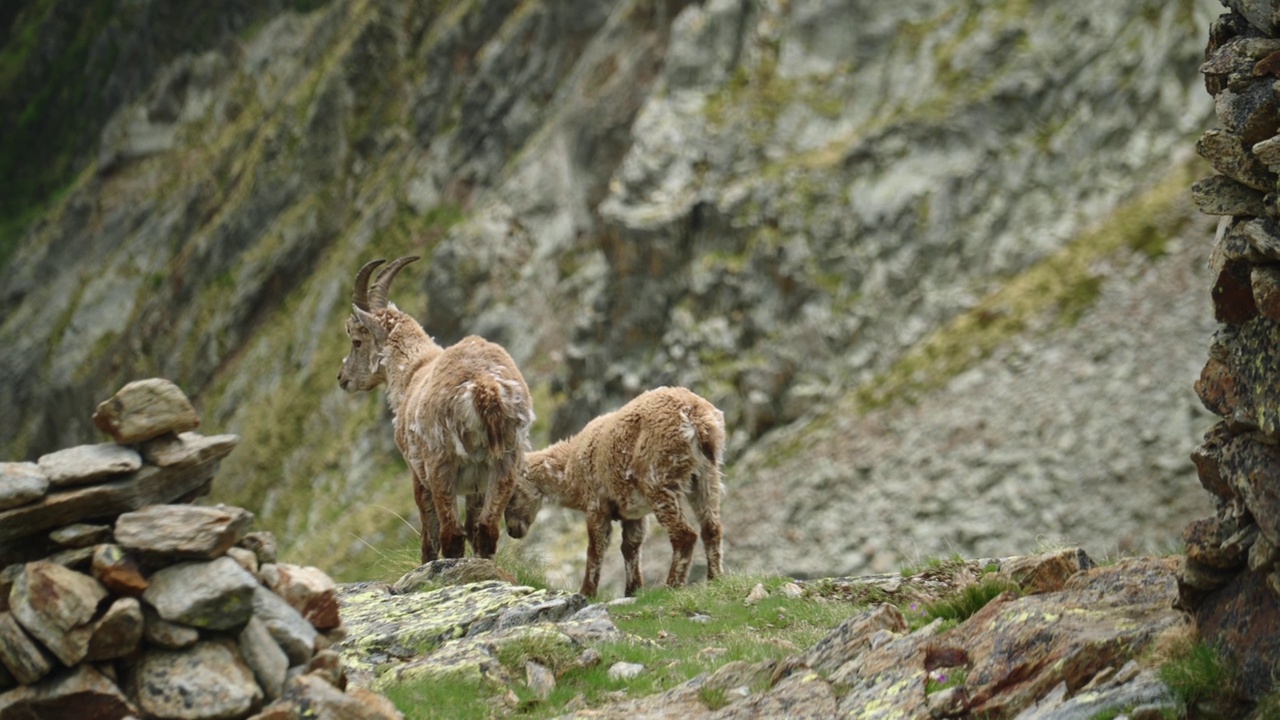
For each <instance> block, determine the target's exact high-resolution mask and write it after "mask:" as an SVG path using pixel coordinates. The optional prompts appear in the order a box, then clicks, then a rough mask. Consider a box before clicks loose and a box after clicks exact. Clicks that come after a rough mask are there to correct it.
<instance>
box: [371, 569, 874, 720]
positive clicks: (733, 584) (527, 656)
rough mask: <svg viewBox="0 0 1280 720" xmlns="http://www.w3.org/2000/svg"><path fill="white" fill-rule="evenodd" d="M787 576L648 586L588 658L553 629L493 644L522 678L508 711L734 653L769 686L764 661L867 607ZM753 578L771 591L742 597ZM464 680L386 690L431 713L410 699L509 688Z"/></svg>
mask: <svg viewBox="0 0 1280 720" xmlns="http://www.w3.org/2000/svg"><path fill="white" fill-rule="evenodd" d="M500 564H502V563H500ZM787 582H788V580H787V578H779V577H765V576H759V575H728V576H724V577H722V578H721V579H720V580H717V581H716V582H714V583H701V584H697V585H693V586H690V587H686V588H679V589H669V588H658V589H652V590H647V591H642V592H641V593H640V594H639V595H638V596H637V597H636V598H635V600H634V602H632V603H631V604H624V605H615V606H613V607H611V608H610V609H609V613H610V615H611V616H612V617H613V620H614V622H615V623H616V624H617V626H618V629H619V630H621V631H622V632H623V633H624V634H625V637H624V638H622V639H618V640H614V641H609V642H601V643H598V644H596V645H595V646H594V650H595V651H596V652H598V653H599V661H598V662H593V663H589V664H584V663H583V662H582V653H583V650H584V648H581V647H577V646H573V645H569V644H566V643H564V642H563V641H562V640H561V639H558V637H557V636H555V635H547V636H540V635H530V636H528V637H522V638H518V639H515V640H512V641H508V642H506V643H503V644H502V645H501V646H500V647H499V648H498V649H497V650H496V653H497V656H498V660H499V662H500V663H501V664H502V665H503V666H504V667H505V668H506V669H507V670H508V671H509V672H510V673H511V675H512V676H513V677H516V678H518V679H519V682H517V684H516V687H515V688H514V692H515V694H516V695H517V697H519V698H520V702H519V703H518V705H517V707H515V708H514V709H513V710H512V711H511V714H513V715H515V716H518V717H530V718H541V717H551V716H556V715H561V714H563V713H564V707H565V705H566V704H567V703H569V702H570V701H574V702H576V703H578V704H579V705H583V704H585V706H593V705H599V704H602V703H605V702H608V701H611V700H616V699H618V698H619V697H624V696H625V697H644V696H648V695H653V694H655V693H661V692H664V691H666V690H669V689H671V688H673V687H676V686H677V685H679V684H681V683H684V682H685V681H687V680H689V679H691V678H693V677H696V676H698V675H700V674H703V673H710V672H714V671H715V670H717V669H719V668H721V667H723V666H725V665H726V664H728V663H732V662H742V663H746V664H747V665H748V666H757V665H758V666H759V668H760V672H759V673H757V674H756V675H755V679H754V681H750V682H751V685H750V687H751V690H752V691H761V690H765V689H767V687H768V679H769V673H768V672H767V670H765V668H766V667H767V666H765V665H764V664H763V663H765V662H767V661H771V660H773V661H776V660H781V659H783V658H785V657H787V656H789V655H793V654H797V653H799V652H802V651H803V650H804V649H805V648H807V647H810V646H812V645H813V644H814V643H816V642H817V641H818V640H819V639H821V638H822V637H824V636H825V635H826V634H827V633H829V632H830V631H831V630H832V628H834V627H835V626H836V625H838V624H839V623H840V622H841V621H843V620H845V619H847V618H848V617H850V616H851V615H853V614H855V613H857V612H858V611H860V610H861V609H862V607H863V606H861V605H856V604H852V603H847V602H840V601H832V600H829V599H826V598H821V597H813V596H800V597H796V598H788V597H786V595H785V594H783V593H782V592H781V590H782V586H783V585H784V584H785V583H787ZM757 584H760V585H763V586H764V588H765V589H766V590H767V591H768V592H769V595H768V597H766V598H764V599H763V600H760V601H759V602H756V603H753V604H750V605H748V604H747V603H746V597H747V595H748V594H750V593H751V591H752V589H753V588H754V587H755V586H756V585H757ZM529 660H533V661H535V662H538V663H539V664H541V665H543V666H545V667H547V668H548V669H550V670H551V671H552V672H553V673H554V674H555V675H557V683H556V687H555V689H554V690H553V691H552V692H551V695H550V696H549V697H548V698H547V699H545V700H539V699H537V698H535V697H534V696H533V693H532V691H531V690H530V689H529V688H527V687H525V686H524V683H523V680H524V664H525V662H526V661H529ZM619 662H627V663H638V664H640V665H643V666H644V670H643V671H642V672H640V673H639V674H638V675H637V676H635V677H633V678H610V677H609V669H610V668H611V667H613V666H614V665H615V664H616V663H619ZM434 682H437V684H438V681H434ZM459 683H460V684H463V685H465V687H462V688H458V689H457V692H449V693H444V692H443V691H433V692H438V693H439V694H432V695H430V696H428V695H427V694H426V691H423V692H422V694H415V693H414V692H411V691H409V690H406V689H404V688H397V689H395V691H394V692H388V693H387V695H388V697H391V698H392V700H393V701H394V702H396V703H397V705H398V706H399V707H400V708H401V709H402V710H403V711H404V712H405V714H406V716H407V717H411V718H412V717H426V716H425V715H422V714H416V715H415V713H421V712H423V711H422V710H421V709H420V708H417V707H415V706H413V705H411V704H406V703H416V702H433V703H436V704H435V705H434V706H433V711H434V712H435V713H436V715H435V717H476V716H484V713H486V712H494V708H493V706H492V704H491V703H492V698H494V697H497V696H498V695H500V694H501V693H503V692H504V691H505V688H498V687H480V686H476V685H475V684H474V683H473V684H470V685H466V684H465V683H461V681H459ZM575 698H577V700H575ZM699 699H700V700H701V701H702V703H703V704H704V705H706V706H707V707H708V708H709V709H712V710H715V709H719V708H721V707H723V706H725V705H727V704H728V699H729V698H728V695H727V694H726V692H725V690H724V689H717V688H715V687H712V686H708V687H706V688H704V689H703V690H702V691H701V692H700V693H699ZM445 703H450V704H445ZM452 703H456V704H452ZM469 713H479V715H472V714H469Z"/></svg>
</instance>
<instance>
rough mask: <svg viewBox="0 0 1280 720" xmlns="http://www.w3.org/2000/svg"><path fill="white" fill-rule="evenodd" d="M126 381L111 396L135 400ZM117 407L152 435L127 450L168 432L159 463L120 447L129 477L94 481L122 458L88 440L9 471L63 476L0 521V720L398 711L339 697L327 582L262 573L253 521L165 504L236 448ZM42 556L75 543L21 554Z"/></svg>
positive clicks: (243, 514)
mask: <svg viewBox="0 0 1280 720" xmlns="http://www.w3.org/2000/svg"><path fill="white" fill-rule="evenodd" d="M143 384H144V385H145V386H152V387H154V386H163V387H166V388H167V389H166V391H165V392H166V394H167V397H168V398H169V401H171V402H173V403H175V404H176V405H180V406H185V407H187V408H189V407H190V402H189V401H187V400H186V398H185V396H183V397H182V398H181V401H179V400H178V399H177V398H176V397H175V396H173V394H172V393H173V392H174V391H175V390H176V388H171V387H169V386H168V385H166V384H165V383H160V382H158V381H153V382H149V383H143ZM131 387H132V388H133V389H129V390H126V391H122V392H121V393H120V394H119V395H117V397H118V398H119V397H135V395H134V393H135V392H136V391H137V390H136V388H137V385H136V384H134V385H133V386H131ZM112 412H113V415H112V418H113V420H112V422H113V423H115V425H113V427H116V426H118V427H120V428H137V427H142V426H147V427H149V428H150V430H148V431H147V432H143V433H141V434H136V435H134V436H133V439H134V441H136V442H143V441H145V440H149V439H151V437H155V436H153V435H152V433H153V432H154V431H156V430H157V428H161V427H163V429H162V430H160V432H162V433H163V434H165V435H168V436H170V438H169V440H167V441H166V444H165V447H166V450H165V451H164V452H163V453H161V454H162V455H163V456H164V458H165V464H164V466H163V467H160V466H157V465H151V464H148V465H145V466H141V457H140V456H139V454H138V453H137V452H136V451H134V450H132V449H130V448H127V447H123V446H113V447H118V449H119V450H123V451H127V455H124V456H126V457H128V458H129V459H130V462H131V463H132V466H131V468H132V469H124V470H121V469H118V468H117V469H113V472H114V473H119V472H128V473H130V474H131V475H130V476H124V477H117V475H108V476H102V475H101V470H102V465H103V463H102V462H99V461H97V460H94V458H114V457H117V456H119V455H120V454H119V453H114V452H111V451H108V450H104V449H103V448H102V446H90V449H89V451H88V452H85V453H71V452H67V451H62V452H61V453H55V455H58V456H59V458H58V459H57V461H56V462H49V463H46V464H45V465H42V466H36V465H31V466H29V467H27V466H21V467H18V468H16V469H15V468H13V467H10V469H9V471H8V472H7V473H6V475H5V477H6V478H10V477H14V478H19V479H21V478H25V477H28V476H29V475H30V474H32V473H35V472H37V471H46V470H47V471H56V472H57V473H59V477H60V478H65V479H66V480H67V481H66V482H63V483H54V484H53V485H47V484H46V485H45V486H42V487H41V488H40V489H41V492H40V493H39V494H38V495H34V496H30V497H27V498H26V499H25V503H24V504H21V505H16V506H15V507H12V508H10V509H7V510H4V511H2V512H0V528H3V529H4V532H5V533H6V534H5V540H6V542H5V543H4V544H2V545H0V548H2V549H3V553H2V554H0V566H4V567H3V569H0V601H2V603H3V604H0V669H3V673H0V718H10V717H13V718H26V717H67V718H71V717H77V718H79V717H83V718H124V717H128V716H136V717H157V718H192V719H196V718H207V719H209V720H215V719H216V720H240V719H243V718H247V717H249V716H251V715H254V714H256V713H258V712H259V711H262V712H269V713H275V715H274V716H279V717H292V716H295V715H296V714H297V713H300V712H302V710H301V708H300V706H299V703H305V702H312V700H311V699H310V698H313V696H318V697H320V698H323V700H322V701H321V700H316V701H315V702H317V703H318V702H324V703H328V705H329V706H332V707H338V708H342V707H346V708H348V711H349V708H351V707H360V706H364V707H365V708H366V709H365V710H364V714H362V715H360V717H366V718H370V719H371V720H388V719H391V720H394V719H395V718H400V717H402V716H401V715H400V713H399V712H398V711H397V710H396V709H395V708H394V707H392V706H390V704H389V703H387V701H386V700H385V698H380V697H378V696H376V695H374V694H372V693H366V694H365V695H363V696H360V697H359V698H347V697H345V696H344V694H343V692H342V688H343V687H345V684H346V676H345V671H344V669H343V667H342V666H341V664H340V663H337V662H335V661H334V659H333V658H332V657H331V656H332V652H331V651H326V648H327V646H328V645H329V644H331V643H332V642H334V641H335V640H336V639H338V638H340V637H342V635H343V633H344V632H345V631H344V629H343V628H342V624H341V618H340V617H339V616H338V614H337V596H336V592H335V587H334V584H333V581H332V580H330V579H329V578H328V576H326V575H325V574H324V573H323V572H321V571H320V570H318V569H317V568H313V567H300V566H285V567H284V569H283V570H281V569H278V568H277V569H276V570H275V571H272V572H269V573H267V574H265V575H261V576H260V575H259V574H258V573H257V567H258V565H257V555H256V554H255V552H254V550H251V549H250V548H256V549H262V548H266V547H268V546H274V541H272V540H270V539H268V538H265V537H263V536H261V535H260V534H257V535H256V536H255V537H253V538H247V536H248V532H247V531H248V527H249V524H250V522H251V521H252V519H253V516H252V514H251V513H249V512H247V511H245V510H242V509H240V508H228V507H223V506H218V507H204V506H197V505H188V504H183V503H182V502H177V503H176V504H175V503H174V502H170V501H181V500H183V499H184V498H187V499H189V498H190V497H191V496H193V495H194V494H198V491H201V490H204V491H207V489H208V486H209V483H210V481H211V478H212V475H213V472H214V470H216V468H217V466H218V462H219V461H220V460H221V459H222V457H223V456H225V455H226V454H227V453H228V452H230V450H231V448H232V447H233V446H234V445H235V441H236V438H235V437H234V436H222V437H220V438H217V437H215V438H203V437H201V436H198V435H192V434H189V433H185V432H184V434H183V435H182V436H181V437H179V436H177V435H175V434H174V433H175V432H178V431H183V430H186V429H188V428H190V427H193V426H194V425H195V424H198V419H197V420H196V421H195V423H194V424H193V423H192V422H191V421H190V420H189V419H183V420H176V421H173V422H172V423H170V422H166V423H159V424H157V423H156V422H155V418H156V411H155V407H154V406H153V404H149V403H133V402H123V403H120V404H119V405H118V406H115V409H114V410H113V411H112ZM135 413H137V414H138V415H141V416H143V417H134V414H135ZM144 436H151V437H144ZM143 455H144V456H150V455H151V454H150V453H144V454H143ZM65 458H74V461H73V462H72V461H66V460H65ZM86 458H88V459H86ZM32 468H35V470H32ZM147 473H150V475H148V477H149V480H148V481H147V482H146V483H142V482H140V478H141V477H143V476H144V475H145V474H147ZM63 486H71V487H72V488H73V489H63ZM50 487H52V490H49V489H48V488H50ZM104 488H106V489H108V490H109V491H110V492H107V491H104V490H103V489H104ZM97 491H102V492H106V494H105V495H101V493H100V495H101V497H99V498H98V500H97V501H94V502H88V501H80V502H72V501H69V500H68V499H67V496H72V495H78V496H81V497H84V496H86V494H90V495H92V493H94V492H97ZM9 497H10V498H15V497H21V496H18V495H16V494H10V495H9ZM103 498H106V500H103ZM41 508H44V511H38V510H40V509H41ZM51 508H52V509H51ZM135 508H136V509H135ZM126 510H127V512H126ZM60 523H65V526H62V527H56V525H58V524H60ZM51 526H54V527H52V528H51ZM238 543H239V544H242V545H244V546H246V547H239V548H237V547H236V545H237V544H238ZM49 547H53V548H54V549H60V548H62V547H70V548H71V549H69V550H62V551H61V552H56V553H55V554H52V555H50V556H49V557H48V558H47V559H34V560H32V559H30V556H32V555H39V554H40V553H42V552H44V551H45V550H46V549H47V548H49ZM233 551H234V552H233ZM237 555H239V556H241V558H242V559H241V560H237V559H236V557H235V556H237ZM271 559H274V558H271ZM246 564H247V565H248V566H249V568H246V567H245V565H246ZM265 567H268V568H275V567H277V566H274V565H266V566H265ZM268 579H269V583H270V588H271V589H268V587H267V583H268ZM273 591H274V592H273ZM277 592H278V593H280V594H279V595H277V594H276V593H277ZM264 596H265V597H264ZM326 653H328V654H326ZM317 658H320V659H319V660H318V661H317ZM313 665H314V666H315V667H313ZM316 673H319V674H316ZM316 683H320V684H323V685H326V686H328V689H327V690H326V689H323V688H319V687H317V686H316ZM334 712H339V711H337V710H335V711H334ZM322 716H324V715H322ZM339 716H342V715H334V716H333V717H339ZM346 716H351V715H346ZM346 716H343V717H346ZM324 717H327V716H324Z"/></svg>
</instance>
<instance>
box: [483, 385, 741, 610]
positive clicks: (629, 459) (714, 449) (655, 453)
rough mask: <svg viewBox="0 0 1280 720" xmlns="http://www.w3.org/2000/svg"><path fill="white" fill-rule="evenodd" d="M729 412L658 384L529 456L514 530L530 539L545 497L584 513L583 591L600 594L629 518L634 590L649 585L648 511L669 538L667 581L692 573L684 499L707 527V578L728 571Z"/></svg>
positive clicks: (629, 583) (510, 514) (511, 507)
mask: <svg viewBox="0 0 1280 720" xmlns="http://www.w3.org/2000/svg"><path fill="white" fill-rule="evenodd" d="M723 449H724V413H722V412H720V410H718V409H717V408H716V407H715V406H714V405H712V404H711V403H710V402H707V401H706V400H705V399H703V398H701V397H699V396H698V395H695V394H694V393H692V392H690V391H689V390H687V389H685V388H681V387H661V388H657V389H654V390H650V391H648V392H646V393H644V394H642V395H640V396H639V397H637V398H635V399H634V400H632V401H631V402H629V403H627V404H626V405H624V406H623V407H622V408H621V409H619V410H616V411H614V412H611V413H608V414H605V415H601V416H600V417H598V418H596V419H595V420H592V421H591V422H589V423H587V426H586V427H585V428H583V429H582V432H580V433H578V434H577V435H575V436H573V437H572V438H569V439H567V440H561V441H560V442H558V443H556V444H554V445H552V446H550V447H548V448H546V449H545V450H539V451H537V452H531V453H529V454H528V455H527V456H526V465H525V477H524V478H522V479H521V480H520V481H518V482H517V483H516V493H515V495H514V496H512V498H511V502H510V504H508V505H507V510H506V520H507V532H508V533H509V534H510V535H511V536H512V537H516V538H519V537H523V536H524V534H525V533H526V532H528V530H529V526H530V525H531V524H532V523H533V520H534V518H535V517H536V516H537V514H538V510H540V509H541V508H542V500H543V498H544V497H546V498H549V499H550V500H551V501H552V502H554V503H556V504H558V505H562V506H564V507H567V508H572V509H574V510H580V511H582V512H583V513H585V514H586V520H587V570H586V574H585V576H584V577H583V579H582V589H581V590H580V592H581V593H582V594H583V595H587V596H591V595H595V594H596V590H597V589H598V587H599V585H600V561H601V557H602V555H603V553H604V551H605V550H606V549H607V548H608V546H609V535H610V533H611V531H612V521H613V520H621V521H622V557H623V561H624V562H625V564H626V594H627V595H634V594H635V593H636V591H637V590H638V589H640V587H641V585H642V584H643V582H644V581H643V580H642V578H641V576H640V544H641V543H642V542H643V541H644V536H645V532H646V530H647V521H648V515H649V513H653V514H654V515H656V516H657V517H658V522H659V523H661V524H662V526H663V527H664V528H666V530H667V533H668V535H670V537H671V569H670V571H669V572H668V573H667V585H668V586H671V587H675V586H680V585H684V584H685V582H686V581H687V580H688V578H689V565H690V563H691V562H692V559H693V546H694V544H695V543H696V542H697V539H698V534H697V532H695V531H694V529H693V527H692V525H690V523H689V521H688V520H687V519H686V518H685V514H684V505H683V503H682V499H687V500H688V501H689V504H690V505H691V506H692V507H693V512H694V515H695V516H696V517H697V518H698V521H699V522H700V523H701V524H702V545H703V549H704V550H705V551H706V554H707V579H708V580H714V579H716V577H718V576H719V575H720V573H721V565H720V563H721V559H720V535H721V528H720V495H721V493H722V492H723V486H722V484H721V482H720V461H721V452H722V451H723Z"/></svg>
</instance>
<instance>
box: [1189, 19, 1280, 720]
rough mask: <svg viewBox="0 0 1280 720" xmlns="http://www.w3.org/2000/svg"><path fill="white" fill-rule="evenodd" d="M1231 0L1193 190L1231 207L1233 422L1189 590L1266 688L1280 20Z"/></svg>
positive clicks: (1277, 652)
mask: <svg viewBox="0 0 1280 720" xmlns="http://www.w3.org/2000/svg"><path fill="white" fill-rule="evenodd" d="M1224 4H1225V5H1227V6H1228V7H1229V8H1231V9H1232V12H1230V13H1227V14H1225V15H1222V16H1221V17H1219V18H1218V19H1217V20H1216V21H1215V22H1214V24H1213V26H1212V27H1211V28H1210V30H1209V43H1208V47H1207V48H1206V50H1205V57H1206V60H1205V63H1204V65H1202V66H1201V69H1200V70H1201V72H1202V73H1203V74H1204V77H1205V87H1206V88H1207V89H1208V91H1209V93H1210V94H1211V95H1213V97H1214V102H1215V109H1216V111H1217V119H1218V122H1219V123H1221V125H1222V127H1221V128H1216V129H1213V130H1210V131H1209V132H1208V133H1206V134H1205V136H1204V138H1203V139H1202V140H1201V142H1200V143H1199V144H1198V145H1197V150H1198V151H1199V152H1200V153H1201V154H1202V155H1203V156H1205V158H1206V159H1208V160H1209V161H1210V163H1211V164H1212V165H1213V167H1214V169H1215V170H1217V171H1218V173H1219V174H1218V175H1214V176H1213V177H1210V178H1206V179H1204V180H1201V181H1199V182H1197V183H1196V186H1195V190H1194V191H1193V194H1194V196H1195V198H1196V201H1197V205H1198V206H1199V208H1200V210H1201V211H1202V212H1205V213H1208V214H1213V215H1220V216H1222V218H1221V220H1220V222H1219V225H1218V233H1217V237H1216V238H1215V241H1214V246H1213V250H1212V254H1211V267H1212V268H1213V271H1214V272H1215V273H1216V274H1217V278H1216V281H1215V283H1214V284H1213V287H1212V298H1213V304H1214V305H1213V310H1214V317H1215V318H1216V319H1217V320H1218V321H1219V322H1220V323H1221V324H1220V326H1219V328H1218V330H1217V332H1216V333H1215V334H1214V336H1213V341H1212V344H1211V345H1210V347H1209V351H1208V355H1209V357H1208V360H1207V362H1206V363H1205V366H1204V369H1203V371H1202V372H1201V374H1200V379H1199V380H1198V381H1197V382H1196V392H1197V393H1198V394H1199V395H1200V398H1201V400H1202V401H1203V402H1204V405H1205V407H1207V408H1208V409H1209V410H1211V411H1212V412H1213V413H1214V414H1215V415H1218V416H1220V417H1221V420H1220V421H1219V422H1218V424H1217V425H1215V426H1214V427H1213V428H1211V429H1210V430H1209V431H1208V432H1207V433H1205V436H1204V442H1203V443H1202V444H1201V445H1200V446H1199V447H1198V448H1196V450H1195V451H1194V453H1193V454H1192V460H1193V461H1194V463H1195V466H1196V469H1197V471H1198V473H1199V477H1200V483H1201V485H1203V487H1204V489H1205V490H1207V491H1209V493H1210V495H1211V496H1212V498H1213V503H1214V507H1215V508H1216V512H1215V513H1214V514H1213V515H1212V516H1211V517H1207V518H1203V519H1200V520H1197V521H1194V522H1192V523H1190V524H1188V525H1187V526H1186V529H1185V531H1184V533H1183V538H1184V540H1185V542H1186V547H1187V556H1186V562H1185V565H1184V567H1183V568H1182V569H1181V572H1180V574H1179V589H1180V601H1181V604H1182V606H1183V607H1186V608H1188V609H1193V610H1196V619H1197V624H1198V626H1199V630H1200V634H1201V636H1202V638H1203V639H1204V640H1205V641H1206V642H1208V643H1211V644H1213V645H1215V646H1217V647H1219V648H1221V649H1222V651H1223V652H1224V653H1225V654H1226V655H1227V657H1228V660H1229V661H1230V662H1231V663H1233V664H1234V665H1235V666H1237V667H1239V668H1240V670H1241V684H1242V688H1241V690H1242V692H1243V693H1244V695H1245V696H1246V698H1248V699H1249V700H1256V699H1258V698H1259V697H1261V696H1263V695H1265V694H1267V693H1269V692H1271V691H1272V690H1273V689H1274V687H1275V678H1274V676H1273V674H1272V673H1271V671H1270V670H1269V668H1271V667H1273V666H1274V663H1275V660H1276V658H1277V657H1280V644H1277V641H1276V637H1277V632H1276V631H1277V628H1278V627H1280V625H1278V624H1277V623H1280V550H1278V548H1280V452H1278V451H1277V447H1276V446H1277V443H1278V442H1280V355H1278V354H1277V353H1278V352H1280V305H1278V304H1277V297H1278V296H1277V287H1278V286H1277V283H1276V277H1275V267H1276V263H1277V262H1280V226H1277V225H1276V218H1277V216H1278V214H1280V213H1278V211H1277V207H1276V197H1277V195H1276V191H1277V180H1276V172H1277V171H1280V155H1277V154H1276V152H1275V149H1276V147H1277V146H1280V136H1277V135H1276V128H1277V103H1278V102H1280V83H1278V81H1277V78H1280V34H1278V31H1280V27H1278V26H1277V25H1276V19H1277V16H1276V14H1275V8H1273V7H1272V3H1269V2H1268V3H1250V2H1225V3H1224Z"/></svg>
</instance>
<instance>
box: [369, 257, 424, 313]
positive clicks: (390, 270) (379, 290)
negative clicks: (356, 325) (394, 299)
mask: <svg viewBox="0 0 1280 720" xmlns="http://www.w3.org/2000/svg"><path fill="white" fill-rule="evenodd" d="M417 259H418V256H417V255H407V256H405V257H401V258H396V259H395V260H392V261H391V264H390V265H388V266H386V267H385V268H383V269H382V272H380V273H378V277H377V279H376V280H374V281H373V287H371V288H369V304H370V305H371V306H372V307H373V309H374V310H382V309H383V308H385V307H386V306H387V290H388V289H389V288H390V287H391V281H392V280H394V279H395V278H396V273H398V272H400V268H402V267H404V266H405V265H408V264H409V263H411V262H413V261H414V260H417Z"/></svg>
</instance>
